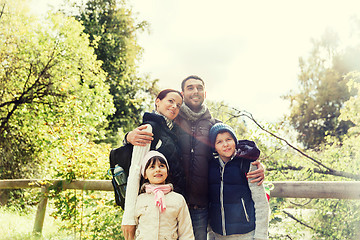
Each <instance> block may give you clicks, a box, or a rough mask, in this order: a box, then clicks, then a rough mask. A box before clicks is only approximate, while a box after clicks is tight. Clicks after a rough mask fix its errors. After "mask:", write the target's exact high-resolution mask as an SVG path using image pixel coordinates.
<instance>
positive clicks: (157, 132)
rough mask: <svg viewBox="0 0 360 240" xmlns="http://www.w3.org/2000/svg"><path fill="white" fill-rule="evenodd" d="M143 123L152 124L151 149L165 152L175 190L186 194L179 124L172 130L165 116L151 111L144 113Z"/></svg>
mask: <svg viewBox="0 0 360 240" xmlns="http://www.w3.org/2000/svg"><path fill="white" fill-rule="evenodd" d="M143 124H150V125H151V126H152V128H153V134H154V136H153V137H154V141H152V143H151V146H150V149H151V150H157V151H159V152H161V153H162V154H164V156H165V157H166V159H167V161H168V164H169V168H170V171H169V176H168V180H169V182H170V183H172V184H173V186H174V191H175V192H177V193H180V194H182V195H184V194H185V176H184V173H183V170H182V168H181V165H180V164H181V160H180V159H181V155H180V150H179V144H178V138H177V131H178V130H177V126H176V125H175V124H174V127H173V128H172V130H170V129H169V127H168V126H167V125H166V121H165V118H164V117H163V116H161V115H159V114H156V113H149V112H146V113H145V114H144V116H143ZM159 140H161V145H160V147H158V146H157V145H158V142H159ZM157 147H158V148H157Z"/></svg>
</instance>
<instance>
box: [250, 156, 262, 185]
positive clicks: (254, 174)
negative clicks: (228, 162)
mask: <svg viewBox="0 0 360 240" xmlns="http://www.w3.org/2000/svg"><path fill="white" fill-rule="evenodd" d="M251 164H252V165H256V166H257V167H258V169H257V170H255V171H252V172H248V173H247V175H246V176H247V178H254V179H253V180H251V181H250V182H252V183H254V182H258V185H259V186H260V185H261V184H262V183H263V182H264V178H265V174H264V172H265V170H264V166H263V165H262V164H261V163H260V162H259V161H255V162H252V163H251Z"/></svg>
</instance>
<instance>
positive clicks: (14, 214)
mask: <svg viewBox="0 0 360 240" xmlns="http://www.w3.org/2000/svg"><path fill="white" fill-rule="evenodd" d="M46 212H49V211H46ZM35 215H36V207H34V208H30V209H29V211H27V212H26V213H23V211H19V210H18V209H14V208H6V207H0V233H1V234H0V240H20V239H21V240H23V239H29V240H33V239H34V240H35V239H36V240H38V239H40V240H45V239H46V240H47V239H49V240H50V239H51V240H60V239H61V240H73V239H75V238H74V237H72V236H71V235H69V234H67V233H66V232H64V231H60V225H59V224H58V223H57V222H56V221H55V219H54V218H53V217H51V216H49V215H46V216H45V220H44V225H43V231H42V236H34V235H33V228H34V223H35Z"/></svg>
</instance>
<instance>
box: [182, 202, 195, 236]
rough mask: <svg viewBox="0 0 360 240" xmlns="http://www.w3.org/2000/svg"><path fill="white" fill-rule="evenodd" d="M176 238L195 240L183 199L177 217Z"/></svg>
mask: <svg viewBox="0 0 360 240" xmlns="http://www.w3.org/2000/svg"><path fill="white" fill-rule="evenodd" d="M178 236H179V240H195V237H194V232H193V227H192V223H191V217H190V213H189V209H188V206H187V204H186V202H185V199H184V198H183V197H182V204H181V206H180V210H179V215H178Z"/></svg>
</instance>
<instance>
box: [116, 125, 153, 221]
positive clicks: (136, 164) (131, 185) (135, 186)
mask: <svg viewBox="0 0 360 240" xmlns="http://www.w3.org/2000/svg"><path fill="white" fill-rule="evenodd" d="M146 126H147V128H146V129H144V130H143V131H148V132H152V127H151V125H150V124H146ZM149 150H150V144H147V145H146V146H134V149H133V152H132V157H131V165H130V169H129V177H128V181H127V186H126V195H125V211H124V215H123V218H122V223H121V225H136V221H135V204H136V198H137V196H138V193H139V187H140V179H141V173H140V164H141V160H142V159H143V157H144V156H145V154H146V153H147V152H149Z"/></svg>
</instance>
